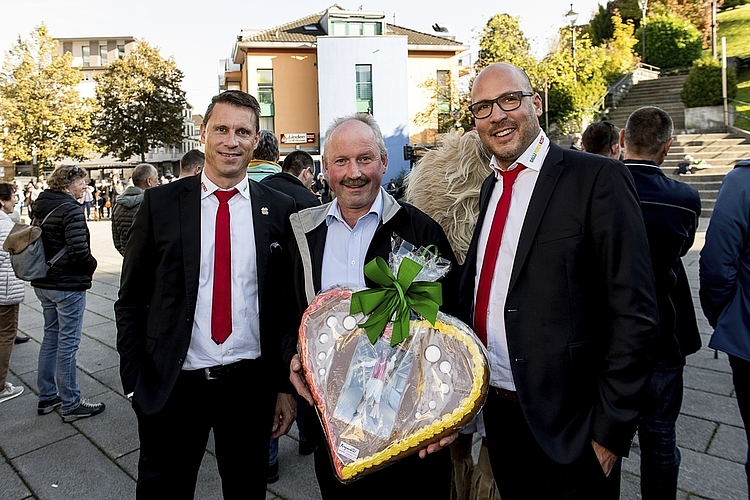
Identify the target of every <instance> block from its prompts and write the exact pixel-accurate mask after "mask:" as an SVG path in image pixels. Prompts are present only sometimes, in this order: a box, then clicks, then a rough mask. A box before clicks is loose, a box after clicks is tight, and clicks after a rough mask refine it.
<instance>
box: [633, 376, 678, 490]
mask: <svg viewBox="0 0 750 500" xmlns="http://www.w3.org/2000/svg"><path fill="white" fill-rule="evenodd" d="M682 370H683V367H682V366H678V367H672V368H655V369H654V372H653V374H652V375H651V384H650V386H649V389H648V399H647V401H646V404H645V407H644V412H643V417H642V420H641V424H640V426H639V427H638V440H639V443H640V446H641V496H642V497H643V500H650V499H658V500H668V499H674V498H675V497H676V495H677V474H678V472H679V470H680V458H681V456H680V450H678V449H677V443H676V440H675V422H676V421H677V416H678V415H679V414H680V407H681V406H682Z"/></svg>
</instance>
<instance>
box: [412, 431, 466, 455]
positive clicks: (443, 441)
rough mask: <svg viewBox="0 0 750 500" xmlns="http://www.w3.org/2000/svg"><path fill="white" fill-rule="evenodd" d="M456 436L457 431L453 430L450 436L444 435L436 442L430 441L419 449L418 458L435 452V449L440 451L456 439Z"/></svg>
mask: <svg viewBox="0 0 750 500" xmlns="http://www.w3.org/2000/svg"><path fill="white" fill-rule="evenodd" d="M457 437H458V432H454V433H453V434H451V435H450V436H446V437H444V438H443V439H441V440H440V441H438V442H437V443H432V444H431V445H429V446H428V447H427V448H422V449H421V450H419V458H424V457H426V456H427V455H428V454H430V453H435V452H436V451H440V450H442V449H443V448H445V447H446V446H448V445H450V444H451V443H452V442H453V441H455V440H456V438H457Z"/></svg>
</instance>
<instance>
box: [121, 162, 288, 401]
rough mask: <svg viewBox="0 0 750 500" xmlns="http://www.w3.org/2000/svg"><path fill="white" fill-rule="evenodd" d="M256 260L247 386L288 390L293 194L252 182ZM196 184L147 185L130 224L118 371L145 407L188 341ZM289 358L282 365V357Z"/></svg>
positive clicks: (197, 244)
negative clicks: (254, 376) (254, 339)
mask: <svg viewBox="0 0 750 500" xmlns="http://www.w3.org/2000/svg"><path fill="white" fill-rule="evenodd" d="M249 186H250V188H249V189H250V197H251V200H252V208H253V224H254V230H255V246H256V253H257V268H258V291H259V293H258V304H259V310H260V343H261V358H262V363H263V369H264V371H265V373H267V374H268V379H267V380H263V381H262V382H263V383H262V384H260V381H248V388H251V387H253V386H255V387H258V386H260V385H262V386H263V387H268V388H270V389H271V390H276V391H279V390H283V391H285V392H291V385H290V384H289V383H288V378H289V369H288V368H285V367H284V364H283V361H282V359H281V340H282V337H283V336H284V335H286V334H287V333H288V332H287V330H288V329H289V328H294V327H295V325H293V324H291V321H289V320H287V319H285V318H287V317H288V316H289V315H288V314H284V309H285V304H286V300H287V299H286V297H288V295H287V294H288V290H287V288H288V287H290V286H291V275H290V268H291V266H290V261H289V253H288V247H287V243H288V240H289V236H290V234H291V233H290V232H289V215H290V214H291V213H292V212H293V211H294V200H292V199H291V198H289V197H288V196H286V195H285V194H283V193H280V192H278V191H275V190H273V189H269V188H267V187H264V186H261V185H259V184H258V183H255V182H250V183H249ZM200 189H201V176H200V175H196V176H193V177H189V178H186V179H183V180H180V181H176V182H173V183H170V184H166V185H164V186H160V187H157V188H153V189H149V190H147V191H146V192H145V195H144V198H143V202H142V203H141V207H140V209H139V210H138V213H137V214H136V217H135V221H134V222H133V227H132V229H131V232H130V235H129V239H128V244H127V247H126V250H125V258H124V261H123V267H122V275H121V285H120V293H119V298H118V300H117V302H115V316H116V320H117V350H118V352H119V353H120V376H121V378H122V385H123V389H124V391H125V393H126V394H128V393H130V392H132V391H135V394H134V396H133V403H134V406H135V408H136V409H138V410H139V411H141V412H142V413H144V414H153V413H156V412H158V411H159V410H160V409H161V408H162V407H163V406H164V403H165V402H166V400H167V398H168V396H169V394H170V392H171V391H172V388H173V387H174V384H175V382H176V380H177V376H178V375H179V373H180V370H181V368H182V364H183V363H184V361H185V356H186V355H187V351H188V347H189V346H190V340H191V333H192V329H193V317H194V314H195V306H196V300H197V296H198V278H199V273H200V269H199V268H200V249H201V229H200ZM287 366H288V365H287Z"/></svg>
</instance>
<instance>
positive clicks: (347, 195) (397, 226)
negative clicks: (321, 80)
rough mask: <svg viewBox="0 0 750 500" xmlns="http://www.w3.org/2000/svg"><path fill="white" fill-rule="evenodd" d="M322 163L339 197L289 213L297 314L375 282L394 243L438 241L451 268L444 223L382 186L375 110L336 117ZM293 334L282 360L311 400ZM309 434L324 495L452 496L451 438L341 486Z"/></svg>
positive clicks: (383, 162)
mask: <svg viewBox="0 0 750 500" xmlns="http://www.w3.org/2000/svg"><path fill="white" fill-rule="evenodd" d="M322 160H323V168H324V169H325V173H326V176H327V177H328V179H329V181H330V184H331V189H332V190H333V192H334V193H335V194H336V199H335V200H333V201H332V202H330V203H327V204H325V205H322V206H319V207H312V208H308V209H305V210H302V211H300V212H299V213H296V214H293V215H292V217H291V221H292V230H293V231H294V236H295V242H296V244H297V251H296V252H295V251H294V249H293V252H292V261H293V266H294V267H293V268H294V279H295V281H296V283H295V285H296V286H295V288H296V289H297V300H298V304H299V310H298V312H299V318H301V316H302V313H303V312H304V310H305V309H306V308H307V305H308V304H309V303H310V302H311V301H312V300H313V298H314V297H315V294H316V293H318V292H320V291H321V290H324V289H326V288H329V287H331V286H333V285H337V284H340V285H350V286H360V287H364V286H373V285H374V283H372V282H371V281H370V280H369V279H365V276H364V265H365V264H366V263H368V262H370V261H371V260H373V259H374V258H375V257H377V256H380V257H382V258H384V259H386V260H388V254H389V253H390V251H391V242H392V241H393V240H394V239H398V238H400V239H402V240H404V241H407V242H409V243H412V244H413V245H415V246H416V247H420V246H424V247H427V246H428V245H436V246H437V248H438V251H439V255H440V256H442V257H444V258H446V259H448V260H450V261H451V263H452V264H453V265H454V266H455V263H456V259H455V257H454V255H453V251H452V250H451V247H450V244H449V243H448V240H447V238H446V236H445V233H444V232H443V230H442V229H441V227H440V226H439V225H438V224H437V223H436V222H435V221H433V220H432V219H430V218H429V217H428V216H427V215H425V214H424V213H423V212H421V211H419V210H417V209H416V208H414V207H413V206H411V205H408V204H402V203H400V202H397V201H396V200H395V199H394V198H393V197H392V196H391V195H389V194H388V193H387V192H386V190H385V189H383V188H382V187H381V183H382V181H383V175H384V174H385V172H386V170H387V168H388V151H387V150H386V147H385V143H384V142H383V135H382V133H381V131H380V127H379V126H378V124H377V123H376V122H375V119H374V118H373V117H372V115H369V114H366V113H357V114H355V115H350V116H345V117H342V118H338V119H336V120H335V121H334V123H333V124H332V125H331V126H330V127H329V129H328V131H327V132H326V134H325V144H324V150H323V158H322ZM442 283H443V304H444V307H443V308H441V309H442V310H443V311H444V312H448V313H450V312H451V311H450V307H451V306H453V307H455V304H456V297H455V292H456V290H457V285H458V283H457V279H456V273H449V274H448V276H447V277H445V278H444V279H443V280H442ZM296 345H297V337H296V335H292V336H289V337H287V339H286V342H285V349H284V351H285V357H286V359H287V360H289V361H290V367H291V379H292V383H293V384H294V386H295V388H296V389H297V392H298V393H299V394H300V396H303V397H304V398H305V399H307V401H308V402H309V403H310V404H311V405H312V404H313V400H312V396H311V394H310V390H309V388H308V387H307V385H306V383H305V381H304V378H303V376H302V367H301V364H300V360H299V357H298V356H297V355H296ZM307 422H310V424H311V425H310V427H311V429H308V431H307V432H308V435H307V439H308V440H312V441H313V442H316V443H317V444H318V447H317V449H316V451H315V473H316V476H317V479H318V484H319V485H320V492H321V494H322V496H323V499H324V500H330V499H340V498H358V499H368V498H377V499H382V498H430V499H446V500H447V499H448V498H449V497H450V481H451V460H450V454H449V452H448V449H447V448H444V449H443V447H447V446H448V445H449V444H450V443H451V442H452V441H453V439H455V435H453V436H450V437H448V438H444V439H443V440H441V441H440V443H435V444H433V445H430V446H429V447H428V448H426V449H424V450H421V451H420V453H419V454H414V455H411V456H409V457H407V458H404V459H403V460H402V461H400V462H398V463H396V464H393V465H390V466H388V467H386V468H384V469H382V470H379V471H377V472H373V473H371V474H369V475H367V476H364V477H363V478H361V479H359V480H357V481H355V482H353V483H350V484H347V485H344V484H341V483H340V482H339V481H338V480H337V479H336V475H335V473H334V471H333V468H332V466H331V460H330V457H329V456H328V455H329V452H328V447H327V446H326V445H325V438H324V436H323V430H322V428H321V426H320V422H319V420H318V418H317V416H315V415H311V416H309V417H308V418H307Z"/></svg>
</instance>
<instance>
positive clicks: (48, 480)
mask: <svg viewBox="0 0 750 500" xmlns="http://www.w3.org/2000/svg"><path fill="white" fill-rule="evenodd" d="M706 225H707V220H706V219H702V220H701V231H700V232H699V234H698V237H697V238H696V242H695V245H694V246H693V248H692V250H691V251H690V253H689V254H688V255H687V256H686V258H685V264H686V267H687V269H688V273H689V275H690V280H691V284H692V288H693V297H694V301H695V304H696V306H697V310H698V317H699V327H700V330H701V333H702V334H703V344H704V346H705V345H707V344H708V339H709V336H710V332H711V328H710V327H709V325H708V323H707V321H706V320H705V318H704V317H703V314H702V313H701V312H700V307H698V252H699V251H700V248H701V247H702V246H703V239H704V236H705V228H706ZM89 228H90V230H91V239H92V249H93V253H94V256H95V257H96V258H97V260H98V261H99V267H98V269H97V271H96V274H95V275H94V285H93V287H92V288H91V290H90V291H89V293H88V296H87V304H86V313H85V317H84V325H83V338H82V341H81V347H80V350H79V352H78V357H77V361H78V381H79V384H80V386H81V391H82V394H83V395H84V396H85V397H87V398H91V399H93V400H94V401H103V402H105V403H106V404H107V410H106V411H105V412H104V413H103V414H101V415H99V416H95V417H93V418H89V419H82V420H79V421H76V422H74V423H72V424H66V423H63V422H62V419H61V418H60V415H59V410H58V411H56V412H55V413H52V414H49V415H45V416H38V415H37V413H36V404H37V397H36V367H37V356H38V353H39V345H40V342H41V340H42V336H43V332H42V326H43V319H42V312H41V307H40V304H39V301H38V300H37V298H36V296H35V295H34V292H33V290H32V288H31V287H30V286H27V287H26V301H25V302H24V303H23V304H21V310H20V320H19V330H20V331H21V332H22V333H24V334H26V335H30V336H31V337H32V340H31V341H30V342H27V343H25V344H21V345H17V346H15V348H14V351H13V358H12V362H11V373H10V374H9V376H8V380H9V381H10V382H11V383H13V384H14V385H23V386H24V387H25V388H26V390H25V391H24V393H23V395H21V396H20V397H18V398H16V399H14V400H12V401H8V402H6V403H3V404H2V405H0V422H2V430H1V431H0V453H1V454H2V461H1V462H0V485H1V486H0V500H20V499H27V498H39V499H64V500H71V499H82V500H88V499H130V498H134V497H135V477H136V465H137V461H138V437H137V428H136V427H137V425H136V418H135V414H134V413H133V411H132V409H131V408H130V404H129V403H128V401H127V400H126V399H125V397H124V396H123V394H122V388H121V386H120V379H119V373H118V355H117V351H116V349H115V339H116V330H115V323H114V312H113V302H114V300H115V299H116V297H117V289H118V286H119V281H120V267H121V264H122V258H121V257H120V255H119V254H118V253H117V251H116V250H115V248H114V246H113V244H112V238H111V226H110V223H109V221H100V222H90V223H89ZM248 391H249V392H251V391H252V387H248ZM241 397H247V395H243V396H241ZM684 397H685V399H684V403H683V406H682V413H681V415H680V418H679V420H678V421H677V440H678V445H679V446H680V449H681V451H682V466H681V470H680V478H679V489H680V491H679V494H678V498H679V499H691V500H692V499H716V500H735V499H736V500H746V499H747V498H748V491H747V483H746V481H745V471H744V466H743V464H744V460H745V456H746V452H747V446H746V440H745V434H744V430H743V427H742V420H741V418H740V414H739V410H738V408H737V402H736V400H735V398H734V389H733V386H732V380H731V371H730V368H729V362H728V361H727V357H726V355H725V354H723V353H719V354H718V356H717V355H715V353H714V351H713V350H709V349H708V348H707V347H704V348H703V349H702V350H701V351H700V352H698V353H696V354H694V355H692V356H690V357H689V358H688V366H687V368H686V370H685V396H684ZM196 404H197V405H198V404H201V401H200V399H199V398H198V397H196ZM296 436H297V433H296V428H293V429H292V431H291V432H290V435H289V436H285V437H284V438H282V439H281V441H280V452H279V455H280V473H281V479H280V480H279V481H278V482H277V483H275V484H272V485H270V486H269V488H268V494H267V498H268V499H289V500H310V499H313V500H314V499H318V498H320V493H319V491H318V489H317V484H316V481H315V476H314V471H313V457H312V456H300V455H299V454H298V453H297V438H296ZM632 451H633V452H632V453H631V456H630V458H628V459H626V460H625V462H624V464H623V480H622V498H623V499H624V500H630V499H638V498H640V494H639V492H638V484H639V478H638V473H639V455H638V447H637V443H635V444H634V446H633V450H632ZM195 497H196V498H198V499H207V500H208V499H214V498H217V499H218V498H221V488H220V481H219V475H218V470H217V467H216V460H215V458H214V455H213V443H212V442H209V446H208V453H207V454H206V455H205V458H204V460H203V465H202V467H201V472H200V475H199V477H198V487H197V492H196V496H195Z"/></svg>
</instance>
